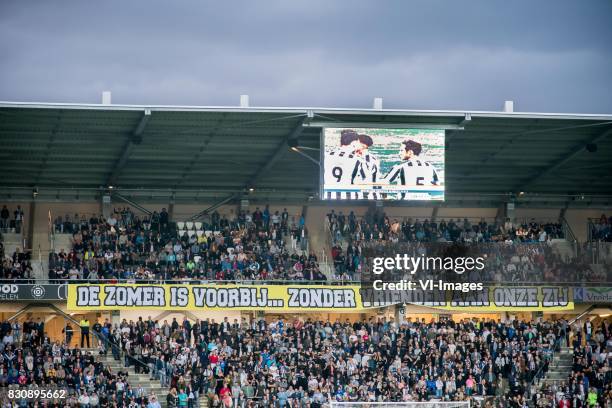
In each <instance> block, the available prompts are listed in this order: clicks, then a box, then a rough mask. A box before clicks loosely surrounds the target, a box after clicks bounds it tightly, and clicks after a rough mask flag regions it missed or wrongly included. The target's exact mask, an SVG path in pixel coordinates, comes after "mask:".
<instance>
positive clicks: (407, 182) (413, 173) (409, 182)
mask: <svg viewBox="0 0 612 408" xmlns="http://www.w3.org/2000/svg"><path fill="white" fill-rule="evenodd" d="M386 179H387V182H388V183H389V184H399V185H402V186H437V185H438V182H439V178H438V173H437V172H436V168H435V167H434V166H433V164H431V163H430V162H428V161H425V160H419V159H410V160H406V161H403V162H401V163H399V164H396V165H395V166H393V168H392V169H391V171H389V173H388V174H387V177H386Z"/></svg>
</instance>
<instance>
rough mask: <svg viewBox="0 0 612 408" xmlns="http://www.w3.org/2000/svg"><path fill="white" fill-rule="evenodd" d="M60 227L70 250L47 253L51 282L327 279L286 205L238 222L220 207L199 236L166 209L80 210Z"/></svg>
mask: <svg viewBox="0 0 612 408" xmlns="http://www.w3.org/2000/svg"><path fill="white" fill-rule="evenodd" d="M55 228H56V231H59V232H69V233H71V234H72V235H73V237H72V248H71V249H69V251H65V250H63V249H60V250H59V251H58V252H54V253H51V254H50V255H49V274H50V279H51V280H52V281H58V280H60V281H63V280H101V279H110V280H122V281H131V280H156V281H161V280H164V281H186V280H198V281H230V280H242V281H262V280H271V279H276V280H279V279H282V280H311V281H312V280H317V281H320V280H325V275H323V274H322V273H321V272H320V270H319V267H318V262H317V258H316V256H315V255H314V254H313V253H307V252H306V250H305V249H306V248H307V246H305V245H304V243H305V242H306V240H307V236H306V233H307V231H306V229H305V228H304V219H303V217H301V218H300V220H299V222H296V221H295V220H293V219H291V220H290V218H289V216H288V213H287V211H286V209H285V210H284V211H283V212H282V214H280V213H279V211H275V212H273V213H272V212H271V211H270V210H269V208H268V207H267V206H266V208H265V209H264V211H260V210H259V208H257V209H256V210H255V211H253V212H252V213H245V212H240V213H239V214H238V215H237V216H236V217H234V218H233V219H228V218H227V217H226V216H221V215H219V214H218V213H216V212H215V213H213V214H212V216H211V217H210V220H209V222H207V223H204V224H203V226H202V230H203V231H202V232H204V231H206V233H201V234H195V233H194V232H193V231H186V230H177V228H176V226H175V224H174V223H171V222H170V221H169V220H168V213H167V212H166V210H165V209H163V210H162V211H161V212H160V213H159V214H157V213H154V214H153V215H152V216H151V217H144V218H140V217H138V216H137V215H135V214H134V213H133V212H132V211H131V210H130V209H128V208H124V209H118V210H115V211H114V213H113V214H112V215H111V216H110V217H108V218H106V219H105V218H104V217H91V218H87V217H83V216H81V217H79V216H78V215H75V216H74V217H72V218H71V217H66V218H64V219H59V218H58V219H57V220H56V222H55ZM289 236H290V237H291V248H288V245H286V244H285V241H286V240H285V237H289ZM287 241H288V240H287Z"/></svg>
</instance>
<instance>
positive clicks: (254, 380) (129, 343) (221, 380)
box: [102, 317, 612, 408]
mask: <svg viewBox="0 0 612 408" xmlns="http://www.w3.org/2000/svg"><path fill="white" fill-rule="evenodd" d="M102 327H106V328H105V329H103V330H104V332H105V333H104V334H103V335H104V336H105V337H108V338H109V340H110V343H111V344H113V345H115V346H111V347H110V349H111V350H115V349H116V350H119V349H120V348H121V349H123V350H124V352H125V355H126V356H127V357H126V364H141V365H142V368H141V369H143V368H144V369H146V370H147V372H149V373H150V374H151V375H153V376H154V378H157V379H159V380H160V381H161V382H162V384H163V385H164V386H167V387H169V388H170V389H171V390H172V391H171V392H170V394H169V395H168V397H167V401H168V403H169V406H171V407H173V406H177V403H178V401H180V400H181V399H182V400H184V401H186V404H189V405H197V403H198V401H199V399H201V398H206V399H208V406H209V407H294V406H299V407H302V406H310V407H321V406H323V404H324V403H325V402H327V401H328V400H329V399H332V400H335V401H362V402H368V401H369V402H376V401H398V402H401V401H465V400H472V401H473V403H474V406H489V407H502V406H506V407H520V408H523V407H526V406H527V403H528V402H530V401H531V402H537V401H538V400H540V399H542V398H547V399H548V401H549V402H551V401H552V400H553V399H554V398H555V395H554V394H550V393H548V394H546V393H545V392H539V391H538V389H537V388H536V387H535V385H534V384H536V383H537V382H536V381H535V380H537V379H539V378H541V377H543V376H544V375H545V374H546V372H547V370H548V367H549V364H550V362H551V358H552V356H553V352H554V351H558V350H559V349H560V347H561V345H563V344H565V343H566V342H567V341H572V342H573V344H575V345H576V346H577V347H578V344H581V341H582V340H581V338H580V337H579V336H580V335H578V334H577V333H576V332H573V331H572V327H570V326H569V325H568V324H567V322H566V321H564V320H559V321H556V322H548V321H542V322H526V321H516V320H515V321H511V322H506V323H502V322H500V321H497V322H496V321H491V320H479V319H465V320H461V321H457V322H454V321H452V320H448V321H445V322H433V321H432V322H429V323H426V322H425V321H424V320H421V321H419V320H415V321H412V320H411V319H408V320H407V322H405V323H402V324H398V323H396V322H395V321H394V320H393V319H391V320H386V319H374V318H371V319H369V320H364V321H356V322H353V323H351V322H349V321H348V320H347V321H345V322H341V321H339V320H337V321H335V322H330V321H314V320H310V319H306V320H305V321H304V320H298V319H296V320H294V321H285V320H283V319H274V320H272V321H265V320H263V319H259V320H253V321H251V322H247V321H245V320H242V321H240V322H239V321H238V320H234V321H233V322H230V321H229V319H228V318H225V319H224V320H223V321H222V322H215V321H214V320H208V319H206V320H204V321H200V320H196V321H190V320H187V319H184V320H183V321H182V322H178V321H177V320H176V319H173V320H172V321H171V322H168V321H163V322H159V321H153V320H152V319H151V318H150V317H149V319H143V318H140V319H139V320H138V321H136V322H133V321H130V322H127V321H125V320H124V321H123V322H122V323H121V324H120V325H119V326H115V327H112V325H110V323H108V322H106V323H105V325H103V326H102ZM609 330H610V326H609V325H602V328H601V329H600V330H598V331H597V333H598V334H594V336H593V338H594V337H595V336H597V339H598V340H601V341H600V343H601V344H600V347H604V348H603V349H602V348H598V349H597V351H598V353H594V354H592V355H595V354H596V359H597V362H598V365H596V366H595V365H592V364H590V361H591V360H590V359H591V355H589V357H588V358H589V360H588V361H583V363H584V362H588V363H589V364H588V365H589V366H591V367H592V368H591V370H593V371H595V372H596V374H595V377H597V378H599V380H600V381H599V382H597V380H593V379H592V378H591V379H590V387H587V388H593V389H594V390H595V392H596V393H597V398H598V400H599V401H603V400H605V398H606V397H605V395H606V394H605V393H606V392H608V390H609V386H610V374H611V372H610V371H609V363H610V362H609V361H608V359H607V355H606V354H605V353H602V350H606V352H610V351H612V342H611V341H610V335H609ZM593 333H595V331H593ZM601 333H604V334H601ZM606 333H607V334H606ZM602 335H603V336H604V339H605V340H602V339H601V336H602ZM576 350H577V351H576V356H577V357H576V358H577V359H579V358H580V356H581V354H580V351H579V350H580V348H579V347H578V348H577V349H576ZM115 353H118V352H117V351H115ZM595 367H597V368H596V369H595ZM582 370H583V371H581V372H583V373H584V368H583V369H582ZM583 377H584V376H581V377H580V379H581V381H584V380H583ZM578 388H580V387H578ZM578 388H576V387H574V388H572V389H570V390H569V391H568V393H569V394H568V395H571V398H572V399H576V400H582V401H584V400H585V398H586V397H588V392H587V393H586V394H585V393H581V392H580V389H578ZM542 406H552V405H542ZM573 406H577V407H586V405H572V407H573ZM591 406H595V405H591ZM600 406H601V407H603V406H604V405H600Z"/></svg>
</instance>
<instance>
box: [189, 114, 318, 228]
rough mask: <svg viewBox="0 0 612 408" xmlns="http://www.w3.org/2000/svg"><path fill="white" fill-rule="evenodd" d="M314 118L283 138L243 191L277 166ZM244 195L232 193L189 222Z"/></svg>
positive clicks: (191, 218) (301, 122)
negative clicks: (291, 143) (291, 144)
mask: <svg viewBox="0 0 612 408" xmlns="http://www.w3.org/2000/svg"><path fill="white" fill-rule="evenodd" d="M312 116H313V115H312V114H310V113H309V114H308V115H306V116H304V117H303V118H302V119H301V120H300V121H299V122H298V124H297V125H296V126H295V127H294V128H293V130H292V131H291V132H290V133H289V134H288V135H287V136H286V137H285V138H283V140H282V142H280V143H279V144H278V146H277V147H276V149H275V150H274V153H272V155H270V157H269V158H268V160H267V161H266V162H265V163H264V164H263V165H261V166H260V167H259V169H257V171H256V172H255V174H253V176H252V177H251V178H249V180H248V181H247V182H246V183H245V185H244V188H243V191H245V190H248V189H252V188H254V185H255V183H256V182H257V180H259V178H260V177H261V176H262V175H264V174H265V173H266V172H267V171H268V170H270V169H271V168H272V166H274V164H276V162H277V161H278V160H279V159H280V158H282V157H283V156H284V155H285V153H287V150H288V149H289V142H291V141H294V140H297V139H298V137H300V134H302V130H303V129H304V126H303V125H304V122H305V120H306V119H307V118H311V117H312ZM242 194H243V192H239V193H232V194H230V195H228V196H227V197H225V198H222V199H221V200H219V201H218V202H216V203H215V204H213V205H211V206H210V207H208V208H206V209H204V210H202V211H200V212H199V213H197V214H194V215H192V216H191V217H189V220H190V221H194V220H197V219H198V218H200V217H203V216H204V215H206V214H208V213H210V212H211V211H214V210H215V209H217V208H219V207H221V206H222V205H223V204H226V203H229V202H231V201H233V200H235V199H238V198H240V197H241V195H242Z"/></svg>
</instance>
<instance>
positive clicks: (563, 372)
mask: <svg viewBox="0 0 612 408" xmlns="http://www.w3.org/2000/svg"><path fill="white" fill-rule="evenodd" d="M573 358H574V350H573V349H572V348H571V347H561V351H560V352H558V353H556V354H555V356H554V358H553V360H552V362H551V364H550V366H549V367H548V372H547V373H546V377H545V378H544V379H543V380H542V385H548V386H559V385H561V384H564V383H566V382H567V379H568V377H569V375H570V374H571V372H572V365H573Z"/></svg>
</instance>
